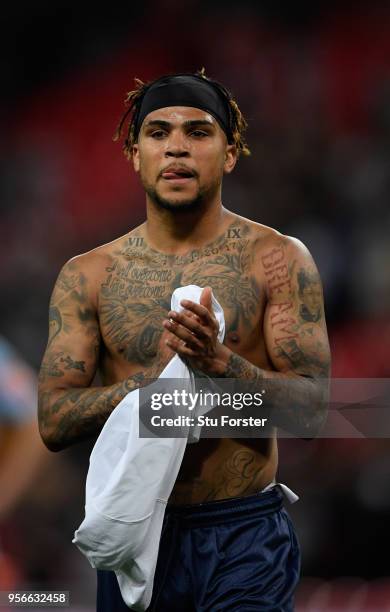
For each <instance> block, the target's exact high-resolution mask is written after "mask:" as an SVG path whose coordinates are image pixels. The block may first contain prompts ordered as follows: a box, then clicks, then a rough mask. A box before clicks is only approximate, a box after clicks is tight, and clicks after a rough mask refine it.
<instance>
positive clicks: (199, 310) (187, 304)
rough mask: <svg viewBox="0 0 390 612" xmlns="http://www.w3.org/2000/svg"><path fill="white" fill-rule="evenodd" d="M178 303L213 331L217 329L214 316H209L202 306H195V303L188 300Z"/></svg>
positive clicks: (208, 312)
mask: <svg viewBox="0 0 390 612" xmlns="http://www.w3.org/2000/svg"><path fill="white" fill-rule="evenodd" d="M180 303H181V305H182V306H184V308H186V309H187V310H190V311H191V312H193V313H195V314H196V315H198V316H199V317H200V318H201V319H202V320H203V321H204V322H205V323H206V324H207V325H210V326H211V327H213V328H214V329H216V328H217V327H218V322H217V320H216V318H215V316H214V315H213V314H211V312H210V311H209V310H207V308H206V307H205V306H202V304H196V302H191V301H190V300H182V301H181V302H180Z"/></svg>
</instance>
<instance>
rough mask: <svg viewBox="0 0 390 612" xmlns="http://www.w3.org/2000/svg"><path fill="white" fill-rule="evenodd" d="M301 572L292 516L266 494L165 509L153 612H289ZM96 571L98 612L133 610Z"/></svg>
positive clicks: (107, 576) (277, 495)
mask: <svg viewBox="0 0 390 612" xmlns="http://www.w3.org/2000/svg"><path fill="white" fill-rule="evenodd" d="M299 571H300V553H299V546H298V541H297V538H296V535H295V531H294V527H293V525H292V522H291V519H290V517H289V515H288V514H287V512H286V510H285V509H284V508H283V494H282V493H281V492H280V490H279V489H278V488H277V487H276V488H274V489H272V490H270V491H267V492H266V493H259V494H257V495H251V496H250V497H242V498H235V499H228V500H222V501H215V502H208V503H204V504H191V505H188V506H180V507H174V508H168V509H167V511H166V514H165V518H164V525H163V532H162V537H161V543H160V550H159V556H158V562H157V569H156V574H155V580H154V587H153V598H152V602H151V604H150V606H149V608H148V612H168V611H169V612H179V611H180V612H221V611H225V612H236V611H237V612H246V611H247V610H248V611H249V610H257V611H258V612H260V611H261V612H262V611H264V612H265V611H272V612H290V611H292V610H293V609H294V603H293V599H294V591H295V588H296V586H297V583H298V579H299ZM128 610H129V608H128V607H127V606H126V604H125V603H124V602H123V599H122V597H121V594H120V590H119V587H118V582H117V579H116V576H115V574H114V572H108V571H101V570H98V590H97V612H122V611H123V612H128Z"/></svg>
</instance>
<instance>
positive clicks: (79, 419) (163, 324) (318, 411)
mask: <svg viewBox="0 0 390 612" xmlns="http://www.w3.org/2000/svg"><path fill="white" fill-rule="evenodd" d="M127 104H128V110H127V112H126V113H125V115H124V117H123V119H122V122H121V124H120V126H119V129H118V137H120V135H121V133H122V132H123V131H124V130H125V131H126V138H125V144H124V149H125V152H126V153H127V155H128V157H129V158H130V159H131V160H132V162H133V165H134V169H135V171H136V172H137V173H138V174H139V176H140V180H141V182H142V185H143V187H144V189H145V193H146V218H147V220H146V221H145V223H143V224H142V225H140V226H139V227H137V228H135V229H134V230H132V231H131V232H129V233H128V234H126V235H125V236H122V237H120V238H118V239H117V240H114V241H113V242H111V243H109V244H106V245H103V246H101V247H98V248H96V249H94V250H92V251H90V252H88V253H84V254H82V255H79V256H77V257H75V258H73V259H71V260H70V261H69V262H68V263H66V264H65V265H64V267H63V269H62V271H61V272H60V274H59V277H58V280H57V282H56V285H55V287H54V291H53V295H52V298H51V304H50V333H49V341H48V346H47V349H46V352H45V355H44V358H43V363H42V367H41V373H40V394H39V423H40V431H41V435H42V438H43V440H44V442H45V444H46V445H47V446H48V448H49V449H51V450H54V451H57V450H61V449H63V448H66V447H67V446H69V445H71V444H74V443H75V442H78V441H80V440H83V439H85V438H87V437H91V436H96V435H97V434H98V433H99V431H100V430H101V428H102V426H103V424H104V422H105V421H106V419H107V418H108V416H109V415H110V413H111V412H112V410H114V409H115V407H116V406H117V404H118V403H119V402H120V400H121V399H122V398H123V397H124V396H125V395H126V394H127V393H128V392H129V391H131V390H133V389H135V388H137V387H141V386H143V384H146V382H145V381H147V379H150V378H153V377H155V376H158V375H159V373H160V372H161V371H162V370H163V368H164V367H165V365H166V364H167V362H168V361H169V360H170V359H171V358H172V356H173V354H174V353H177V354H179V355H180V356H182V357H183V358H184V359H185V360H186V362H187V364H188V365H189V366H191V367H193V368H195V369H197V370H199V371H201V372H203V373H204V374H207V375H208V376H211V377H229V378H241V379H244V380H250V381H253V382H256V381H258V382H259V385H260V387H259V388H260V389H262V388H264V385H266V384H267V383H270V382H272V385H273V394H274V402H273V419H274V424H275V425H283V426H284V427H285V428H287V429H290V430H291V431H305V432H307V433H308V435H309V437H312V436H313V435H315V434H316V432H318V430H319V428H320V427H321V424H322V422H323V420H324V414H325V410H326V408H325V406H326V402H325V397H326V392H324V381H325V380H326V377H327V376H328V375H329V366H330V355H329V345H328V339H327V332H326V325H325V318H324V310H323V297H322V289H321V281H320V278H319V275H318V272H317V269H316V266H315V264H314V262H313V260H312V258H311V256H310V254H309V252H308V251H307V249H306V248H305V247H304V245H302V243H300V242H299V241H298V240H296V239H294V238H290V237H287V236H284V235H282V234H280V233H279V232H278V231H276V230H274V229H272V228H269V227H266V226H264V225H261V224H258V223H254V222H252V221H250V220H248V219H245V218H243V217H240V216H239V215H236V214H234V213H232V212H230V211H228V210H227V209H226V208H224V207H223V206H222V202H221V185H222V177H223V174H228V173H230V172H232V170H233V169H234V166H235V164H236V161H237V158H238V156H239V154H240V153H241V154H247V153H248V152H249V151H248V149H247V147H246V144H245V141H244V138H243V132H244V129H245V127H246V123H245V120H244V118H243V116H242V115H241V112H240V110H239V108H238V106H237V104H236V103H235V102H234V101H233V99H232V97H231V95H230V94H229V92H228V91H227V90H226V89H225V88H224V87H223V86H221V85H220V84H218V83H216V82H215V81H212V80H209V79H207V78H206V77H205V76H204V74H202V73H199V74H197V75H174V76H170V77H161V79H157V80H156V81H154V82H152V83H149V84H146V85H145V84H142V83H141V82H138V87H137V89H136V90H135V91H133V92H131V93H130V94H129V96H128V98H127ZM188 284H196V285H199V286H201V287H205V288H206V289H205V290H204V291H203V293H202V297H201V304H198V305H196V304H194V303H193V302H187V303H184V304H183V305H184V307H185V309H186V310H185V311H184V312H183V313H182V314H181V315H178V313H174V312H172V311H170V298H171V294H172V292H173V290H174V289H175V288H176V287H179V286H184V285H188ZM207 287H211V288H212V290H213V292H214V294H215V296H216V298H217V299H218V301H219V302H220V304H221V306H222V308H223V310H224V314H225V320H226V335H225V340H224V343H223V344H220V343H219V342H218V341H217V337H216V336H217V329H216V322H215V318H214V316H213V312H212V308H211V301H210V289H208V288H207ZM97 369H99V371H100V375H101V378H102V382H103V385H104V386H102V387H93V388H89V386H90V384H91V382H92V380H93V378H94V376H95V372H96V371H97ZM287 382H288V383H290V382H291V383H292V385H291V387H289V390H288V394H289V399H290V401H289V402H286V401H285V399H286V398H285V394H286V383H287ZM279 384H280V388H279V390H278V385H279ZM291 400H293V401H291ZM260 416H264V415H263V414H261V415H260ZM272 431H273V432H274V431H275V430H272ZM276 470H277V441H276V435H275V433H272V434H271V435H270V437H269V438H263V439H253V438H252V439H248V440H246V439H204V440H202V439H201V440H200V441H199V442H198V443H197V444H193V445H191V446H189V447H188V449H187V451H186V453H185V456H184V460H183V463H182V466H181V470H180V473H179V476H178V479H177V482H176V484H175V487H174V490H173V492H172V495H171V498H170V500H169V506H168V511H167V515H168V516H170V517H171V519H170V520H168V521H167V525H165V527H164V530H163V535H162V539H161V543H160V552H159V560H158V565H157V571H156V576H155V583H154V592H153V599H152V603H151V606H150V608H149V609H150V610H158V611H159V612H162V611H164V610H169V611H173V610H181V611H183V610H188V611H189V610H202V611H206V610H207V611H210V612H211V611H212V612H214V611H216V610H228V611H229V612H231V611H233V610H240V611H241V612H242V611H246V610H272V611H273V612H275V611H276V610H283V611H287V610H291V609H292V606H293V593H294V589H295V587H296V584H297V580H298V575H299V550H298V545H297V541H296V537H295V533H294V530H293V527H292V524H291V521H290V519H289V517H288V515H287V513H286V512H285V510H284V509H283V508H282V507H281V506H282V495H281V494H280V491H279V489H278V487H274V488H271V489H269V490H268V491H267V492H264V493H261V491H262V489H264V488H265V487H266V486H267V485H269V484H270V483H272V481H273V479H274V477H275V474H276ZM216 510H218V513H217V514H216ZM216 516H217V517H218V518H217V519H216ZM97 609H98V610H100V611H101V612H102V611H105V612H108V611H111V610H112V611H113V612H117V611H119V610H126V609H128V608H126V606H125V604H124V602H123V600H122V599H121V596H120V592H119V589H118V584H117V582H116V578H115V574H113V573H111V572H98V608H97Z"/></svg>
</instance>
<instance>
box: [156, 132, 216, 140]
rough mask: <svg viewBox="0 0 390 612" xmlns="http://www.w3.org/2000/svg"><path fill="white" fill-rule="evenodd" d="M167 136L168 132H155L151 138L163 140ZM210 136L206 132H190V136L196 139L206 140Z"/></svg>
mask: <svg viewBox="0 0 390 612" xmlns="http://www.w3.org/2000/svg"><path fill="white" fill-rule="evenodd" d="M167 135H168V132H166V131H165V130H155V131H154V132H151V133H150V136H151V137H152V138H154V139H156V140H162V139H163V138H164V137H165V136H167ZM208 135H209V134H208V132H206V131H204V130H192V131H191V132H188V136H194V137H195V138H204V137H205V136H208Z"/></svg>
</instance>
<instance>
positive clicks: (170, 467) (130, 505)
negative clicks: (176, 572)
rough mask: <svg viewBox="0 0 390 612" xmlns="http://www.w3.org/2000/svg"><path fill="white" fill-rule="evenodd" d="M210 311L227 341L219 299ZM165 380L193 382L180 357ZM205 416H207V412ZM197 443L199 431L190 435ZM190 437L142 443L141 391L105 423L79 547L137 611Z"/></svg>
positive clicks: (183, 292)
mask: <svg viewBox="0 0 390 612" xmlns="http://www.w3.org/2000/svg"><path fill="white" fill-rule="evenodd" d="M201 292H202V288H201V287H198V286H196V285H188V286H186V287H180V288H178V289H176V290H175V291H174V292H173V294H172V300H171V308H172V310H176V311H180V310H183V308H182V307H181V306H180V301H181V300H183V299H189V300H192V301H194V302H198V303H199V299H200V295H201ZM212 306H213V310H214V314H215V317H216V319H217V321H218V323H219V333H218V340H219V341H220V342H223V339H224V335H225V319H224V314H223V310H222V308H221V306H220V304H219V303H218V302H217V300H216V299H215V297H214V296H212ZM159 378H178V379H186V380H187V381H188V387H189V390H191V392H194V391H195V389H194V377H193V374H192V372H190V370H189V369H188V368H187V366H186V365H185V364H184V362H183V361H182V360H181V359H180V357H179V356H178V355H175V356H174V357H173V359H171V361H170V362H169V363H168V365H167V366H166V368H165V369H164V371H163V372H162V373H161V375H160V377H159ZM202 412H204V410H202ZM189 436H190V437H191V436H192V440H191V441H194V440H195V441H197V439H198V438H199V429H197V430H196V429H195V430H192V431H191V432H189ZM187 441H188V440H187V438H155V439H149V438H139V390H138V389H136V390H135V391H132V392H131V393H129V394H128V395H127V396H126V397H125V398H124V399H123V400H122V401H121V402H120V403H119V404H118V405H117V407H116V408H115V410H114V411H113V412H112V413H111V415H110V417H109V418H108V419H107V421H106V423H105V425H104V427H103V429H102V431H101V433H100V435H99V437H98V439H97V441H96V444H95V446H94V448H93V450H92V453H91V457H90V465H89V470H88V475H87V482H86V501H85V519H84V521H83V522H82V524H81V525H80V527H79V528H78V529H77V531H76V532H75V534H74V539H73V543H74V544H76V546H77V547H78V548H79V549H80V550H81V552H82V553H83V554H84V555H85V556H86V557H87V558H88V560H89V562H90V564H91V565H92V567H94V568H98V569H105V570H114V571H115V573H116V576H117V578H118V583H119V587H120V590H121V593H122V597H123V599H124V601H125V603H126V604H127V605H128V606H129V607H131V608H133V609H134V610H139V611H142V610H145V609H146V608H147V607H148V605H149V604H150V600H151V597H152V589H153V579H154V573H155V569H156V563H157V556H158V548H159V543H160V537H161V529H162V523H163V518H164V513H165V507H166V504H167V501H168V498H169V496H170V494H171V491H172V489H173V486H174V484H175V481H176V478H177V475H178V472H179V469H180V465H181V462H182V459H183V455H184V451H185V448H186V444H187Z"/></svg>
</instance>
